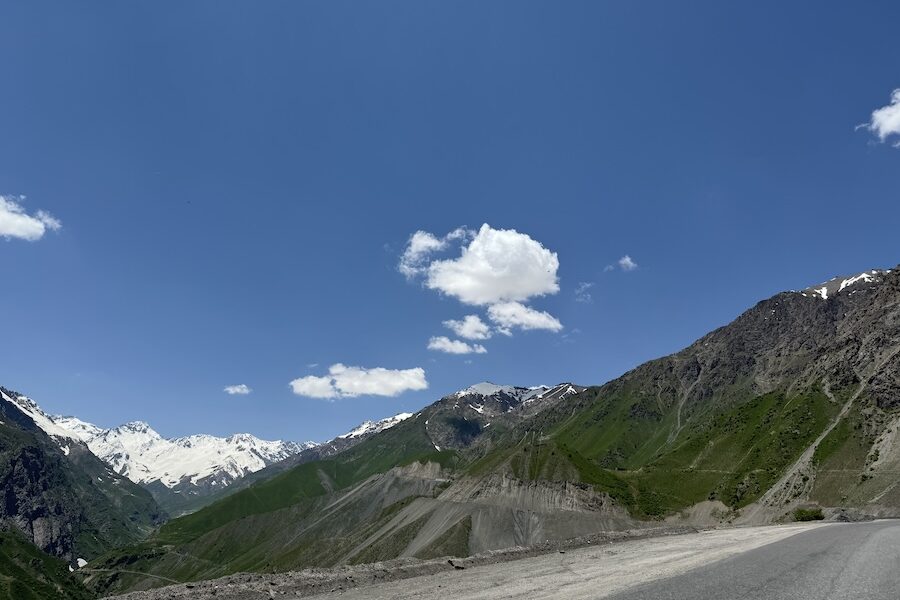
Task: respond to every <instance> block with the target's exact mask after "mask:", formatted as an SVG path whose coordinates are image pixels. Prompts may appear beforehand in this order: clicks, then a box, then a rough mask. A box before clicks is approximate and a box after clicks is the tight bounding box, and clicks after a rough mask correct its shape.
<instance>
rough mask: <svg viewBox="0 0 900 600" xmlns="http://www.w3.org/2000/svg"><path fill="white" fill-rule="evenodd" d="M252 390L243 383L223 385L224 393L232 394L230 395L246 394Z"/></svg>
mask: <svg viewBox="0 0 900 600" xmlns="http://www.w3.org/2000/svg"><path fill="white" fill-rule="evenodd" d="M252 391H253V390H251V389H250V388H249V387H248V386H246V385H244V384H243V383H239V384H238V385H226V386H225V393H226V394H229V395H232V396H234V395H239V396H246V395H247V394H249V393H250V392H252Z"/></svg>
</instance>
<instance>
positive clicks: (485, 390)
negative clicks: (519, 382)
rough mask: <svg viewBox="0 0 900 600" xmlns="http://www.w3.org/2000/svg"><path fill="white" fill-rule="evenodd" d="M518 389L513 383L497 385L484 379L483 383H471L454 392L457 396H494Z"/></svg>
mask: <svg viewBox="0 0 900 600" xmlns="http://www.w3.org/2000/svg"><path fill="white" fill-rule="evenodd" d="M517 389H523V388H516V387H515V386H512V385H497V384H496V383H491V382H490V381H482V382H481V383H476V384H475V385H470V386H469V387H467V388H466V389H464V390H459V391H458V392H456V394H454V395H455V396H456V397H457V398H461V397H463V396H494V395H496V394H499V393H501V392H503V393H506V394H510V395H512V394H515V393H516V390H517Z"/></svg>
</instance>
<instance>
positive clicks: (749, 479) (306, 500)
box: [90, 269, 900, 590]
mask: <svg viewBox="0 0 900 600" xmlns="http://www.w3.org/2000/svg"><path fill="white" fill-rule="evenodd" d="M570 388H571V390H572V391H571V392H570ZM554 390H556V391H555V392H554V391H553V390H549V389H548V390H544V391H542V392H538V393H537V394H534V393H533V391H531V390H528V389H527V388H514V387H508V386H494V385H492V384H478V385H475V386H472V387H471V388H467V389H466V390H462V391H460V392H458V393H455V394H451V395H449V396H447V397H445V398H442V399H440V400H439V401H437V402H436V403H434V404H432V405H431V406H429V407H426V408H425V409H423V410H422V411H420V412H418V413H416V414H414V415H413V416H411V417H409V418H407V419H405V420H403V421H401V422H400V423H398V424H396V425H395V426H394V427H391V428H390V429H387V430H385V431H382V432H379V433H377V434H375V435H372V436H371V437H370V438H368V439H366V440H365V441H363V442H361V443H359V444H357V445H355V446H353V447H351V448H349V449H346V450H343V451H340V452H337V453H336V454H333V455H330V456H327V457H324V458H320V459H318V460H312V461H309V462H305V463H304V464H300V465H298V466H295V467H294V468H292V469H291V470H288V471H285V472H283V473H281V474H279V475H277V476H275V477H273V478H271V479H268V480H265V481H261V482H258V483H256V484H254V485H252V486H250V487H249V488H247V489H244V490H241V491H240V492H238V493H236V494H234V495H233V496H230V497H228V498H225V499H223V500H221V501H219V502H217V503H215V504H213V505H211V506H209V507H207V508H205V509H203V510H201V511H198V512H197V513H194V514H192V515H189V516H186V517H183V518H180V519H176V520H174V521H172V522H170V523H167V524H166V525H165V526H164V527H163V528H162V529H161V531H160V534H159V535H158V536H157V537H156V538H154V539H153V540H151V541H149V542H148V543H146V544H144V545H143V546H140V547H136V548H132V549H129V550H126V551H121V552H116V553H113V554H110V555H107V556H106V557H104V559H103V560H102V561H100V564H103V565H104V567H105V568H109V569H111V570H112V571H113V572H115V571H116V569H117V568H119V567H118V566H117V565H121V564H126V563H127V564H129V565H130V566H131V567H133V569H132V570H136V571H144V572H146V573H148V574H152V575H157V576H160V575H161V576H166V577H172V578H175V579H178V580H190V579H201V578H208V577H214V576H219V575H225V574H228V573H233V572H237V571H271V570H286V569H293V568H297V567H302V566H310V565H334V564H345V563H354V562H367V561H373V560H380V559H384V558H393V557H397V556H417V557H423V558H427V557H431V556H439V555H442V554H451V555H461V554H467V553H470V552H473V551H479V550H486V549H490V548H492V547H494V548H496V547H499V546H508V545H517V544H529V543H533V542H535V541H538V540H544V539H562V538H566V537H570V536H572V535H575V534H576V532H577V534H579V535H584V534H590V533H592V532H597V531H604V530H609V529H620V528H625V527H629V528H634V527H641V526H645V525H646V524H649V523H657V522H659V521H662V520H665V521H671V522H676V523H677V522H687V523H704V524H710V523H718V522H745V523H748V522H752V523H766V522H772V521H777V520H790V519H791V518H792V515H793V511H794V510H795V509H796V508H799V507H805V506H821V507H839V506H854V507H857V508H859V509H860V510H862V511H865V512H868V513H872V514H879V515H898V514H900V489H898V487H900V486H897V476H896V474H897V472H898V471H900V469H898V467H900V444H898V443H897V438H898V436H900V433H898V432H900V271H897V270H896V269H894V270H891V271H874V272H872V271H869V272H866V273H863V274H859V275H856V276H851V277H841V278H836V279H834V280H832V281H830V282H826V283H824V284H821V285H818V286H813V287H811V288H808V289H806V290H802V291H799V292H784V293H781V294H777V295H776V296H774V297H772V298H770V299H768V300H764V301H762V302H760V303H759V304H757V305H756V306H754V307H753V308H751V309H750V310H748V311H746V312H745V313H744V314H742V315H741V316H739V317H738V318H737V319H736V320H735V321H734V322H732V323H730V324H729V325H726V326H724V327H721V328H719V329H717V330H715V331H713V332H711V333H709V334H708V335H706V336H704V337H702V338H701V339H699V340H698V341H697V342H695V343H694V344H692V345H691V346H689V347H688V348H685V349H684V350H682V351H680V352H677V353H675V354H673V355H671V356H667V357H664V358H661V359H657V360H653V361H650V362H648V363H645V364H643V365H641V366H639V367H637V368H636V369H634V370H632V371H630V372H628V373H626V374H625V375H623V376H622V377H620V378H618V379H616V380H614V381H611V382H609V383H607V384H605V385H603V386H600V387H593V388H588V389H584V388H578V387H576V386H569V385H568V384H564V385H562V386H557V388H554ZM90 583H91V584H92V585H94V586H95V587H96V589H102V590H125V589H136V588H141V587H147V586H153V585H156V584H157V583H156V582H155V581H154V580H153V578H152V577H147V576H141V575H134V574H129V575H125V574H117V575H113V576H108V577H96V578H93V579H92V580H91V581H90Z"/></svg>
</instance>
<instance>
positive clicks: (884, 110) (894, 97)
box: [861, 88, 900, 148]
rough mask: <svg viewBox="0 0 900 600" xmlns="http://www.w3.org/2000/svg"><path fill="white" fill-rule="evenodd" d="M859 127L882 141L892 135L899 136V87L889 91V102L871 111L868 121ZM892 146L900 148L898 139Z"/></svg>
mask: <svg viewBox="0 0 900 600" xmlns="http://www.w3.org/2000/svg"><path fill="white" fill-rule="evenodd" d="M861 127H864V128H865V129H868V130H869V131H871V132H872V133H873V134H875V135H876V136H877V137H878V139H879V140H880V141H882V142H884V141H886V140H887V139H888V138H889V137H890V136H892V135H896V136H900V88H898V89H896V90H894V91H893V92H891V103H890V104H888V105H887V106H882V107H881V108H877V109H875V110H874V111H872V116H871V118H870V119H869V122H868V123H865V124H863V125H861ZM894 147H895V148H900V141H898V142H896V143H895V144H894Z"/></svg>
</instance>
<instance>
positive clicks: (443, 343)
mask: <svg viewBox="0 0 900 600" xmlns="http://www.w3.org/2000/svg"><path fill="white" fill-rule="evenodd" d="M428 349H429V350H435V351H437V352H444V353H446V354H485V353H486V352H487V349H486V348H485V347H484V346H482V345H481V344H467V343H466V342H464V341H462V340H451V339H450V338H448V337H447V336H443V335H439V336H435V337H433V338H431V339H430V340H428Z"/></svg>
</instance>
